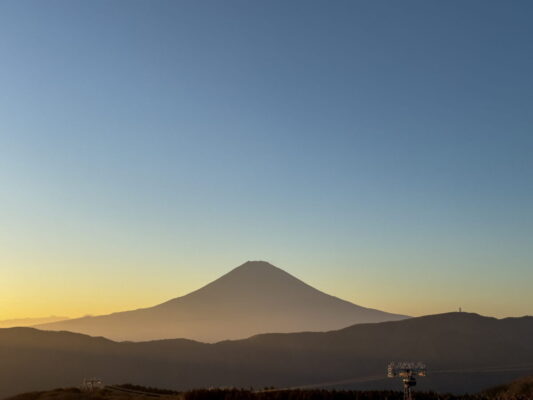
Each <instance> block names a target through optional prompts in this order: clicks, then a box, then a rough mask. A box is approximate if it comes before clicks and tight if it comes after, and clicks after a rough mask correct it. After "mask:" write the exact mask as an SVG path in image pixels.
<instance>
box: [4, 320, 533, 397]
mask: <svg viewBox="0 0 533 400" xmlns="http://www.w3.org/2000/svg"><path fill="white" fill-rule="evenodd" d="M532 337H533V317H522V318H505V319H495V318H489V317H482V316H480V315H477V314H469V313H449V314H440V315H431V316H426V317H418V318H410V319H406V320H401V321H393V322H382V323H373V324H358V325H354V326H351V327H348V328H344V329H341V330H337V331H331V332H304V333H287V334H263V335H257V336H254V337H251V338H248V339H243V340H236V341H223V342H219V343H215V344H205V343H199V342H195V341H191V340H185V339H173V340H159V341H150V342H118V343H117V342H113V341H111V340H108V339H105V338H95V337H89V336H86V335H82V334H76V333H70V332H45V331H39V330H37V329H33V328H10V329H0V359H1V361H2V362H1V363H0V398H3V397H4V396H7V395H11V394H17V393H21V392H24V391H30V390H43V389H51V388H54V387H65V386H78V385H79V384H80V383H81V381H82V379H83V378H84V377H92V376H95V377H98V378H101V379H102V380H104V382H105V383H106V384H120V383H134V384H139V385H144V386H152V387H161V388H168V389H176V390H187V389H192V388H202V387H204V388H208V387H246V388H249V387H250V386H253V387H255V388H263V387H265V386H275V387H278V388H286V387H302V388H316V387H326V388H344V389H397V390H399V389H401V382H400V381H398V380H396V379H387V378H386V369H387V364H388V363H389V362H390V361H411V360H412V361H423V362H425V363H426V364H427V367H428V376H427V377H425V378H420V379H419V384H418V386H417V390H418V389H419V390H435V391H439V392H449V391H451V392H458V393H462V392H477V391H479V390H482V389H485V388H487V387H490V386H494V385H497V384H502V383H506V382H510V381H511V380H513V379H515V378H517V377H519V376H525V375H528V374H533V342H532V341H531V338H532Z"/></svg>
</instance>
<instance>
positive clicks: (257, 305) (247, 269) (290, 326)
mask: <svg viewBox="0 0 533 400" xmlns="http://www.w3.org/2000/svg"><path fill="white" fill-rule="evenodd" d="M404 318H407V317H406V316H404V315H397V314H389V313H386V312H383V311H379V310H374V309H370V308H364V307H361V306H358V305H355V304H353V303H350V302H348V301H344V300H341V299H339V298H337V297H334V296H330V295H328V294H325V293H323V292H321V291H319V290H317V289H314V288H313V287H311V286H309V285H307V284H306V283H304V282H302V281H301V280H299V279H297V278H295V277H294V276H292V275H290V274H288V273H287V272H285V271H283V270H281V269H279V268H277V267H275V266H273V265H271V264H269V263H267V262H264V261H249V262H246V263H245V264H243V265H241V266H239V267H237V268H235V269H234V270H232V271H230V272H229V273H227V274H226V275H224V276H222V277H221V278H219V279H217V280H215V281H214V282H212V283H210V284H208V285H206V286H204V287H202V288H201V289H199V290H196V291H194V292H192V293H190V294H188V295H186V296H183V297H178V298H175V299H173V300H170V301H167V302H165V303H163V304H159V305H157V306H154V307H150V308H144V309H139V310H134V311H126V312H119V313H115V314H110V315H103V316H97V317H84V318H78V319H71V320H67V321H61V322H56V323H51V324H43V325H38V326H36V327H37V328H39V329H45V330H65V331H70V332H78V333H85V334H88V335H92V336H104V337H107V338H110V339H113V340H129V341H143V340H157V339H173V338H187V339H194V340H198V341H201V342H217V341H221V340H227V339H240V338H246V337H250V336H252V335H256V334H259V333H268V332H282V333H285V332H301V331H329V330H335V329H340V328H344V327H346V326H349V325H353V324H357V323H368V322H382V321H393V320H400V319H404Z"/></svg>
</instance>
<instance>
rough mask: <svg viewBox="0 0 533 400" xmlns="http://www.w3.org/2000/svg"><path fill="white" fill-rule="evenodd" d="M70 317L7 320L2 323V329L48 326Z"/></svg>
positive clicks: (0, 322)
mask: <svg viewBox="0 0 533 400" xmlns="http://www.w3.org/2000/svg"><path fill="white" fill-rule="evenodd" d="M66 319H68V317H56V316H55V315H52V316H50V317H42V318H18V319H5V320H2V321H0V328H12V327H16V326H33V325H39V324H48V323H52V322H57V321H64V320H66Z"/></svg>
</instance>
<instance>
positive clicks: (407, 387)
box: [387, 361, 427, 400]
mask: <svg viewBox="0 0 533 400" xmlns="http://www.w3.org/2000/svg"><path fill="white" fill-rule="evenodd" d="M426 374H427V370H426V364H424V363H421V362H411V361H401V362H391V363H390V364H389V366H388V368H387V376H388V377H389V378H402V380H403V399H404V400H413V390H412V389H411V388H412V387H413V386H415V385H416V377H417V376H426Z"/></svg>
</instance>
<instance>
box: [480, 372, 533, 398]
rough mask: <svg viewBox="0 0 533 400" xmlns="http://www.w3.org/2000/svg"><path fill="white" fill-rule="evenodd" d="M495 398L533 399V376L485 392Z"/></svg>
mask: <svg viewBox="0 0 533 400" xmlns="http://www.w3.org/2000/svg"><path fill="white" fill-rule="evenodd" d="M483 394H484V395H486V396H487V397H489V398H495V399H510V400H511V399H528V400H531V399H533V376H527V377H524V378H520V379H517V380H515V381H513V382H511V383H507V384H504V385H499V386H496V387H494V388H492V389H489V390H486V391H484V392H483Z"/></svg>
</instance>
